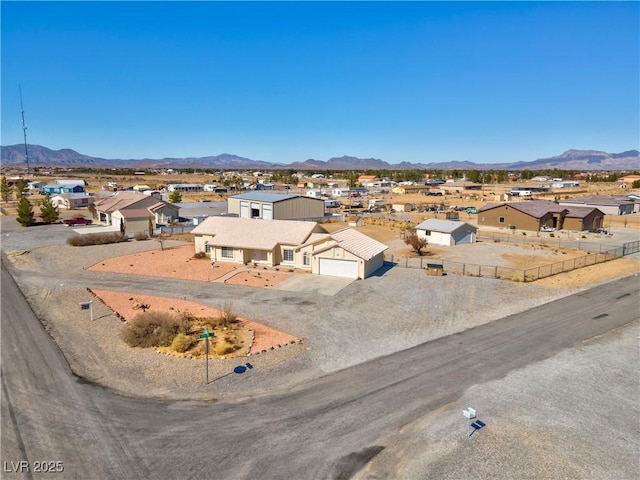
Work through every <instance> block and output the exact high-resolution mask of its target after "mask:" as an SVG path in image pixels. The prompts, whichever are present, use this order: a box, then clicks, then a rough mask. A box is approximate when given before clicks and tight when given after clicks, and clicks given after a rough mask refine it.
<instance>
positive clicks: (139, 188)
mask: <svg viewBox="0 0 640 480" xmlns="http://www.w3.org/2000/svg"><path fill="white" fill-rule="evenodd" d="M147 190H151V187H150V186H149V185H134V186H133V191H134V192H146V191H147Z"/></svg>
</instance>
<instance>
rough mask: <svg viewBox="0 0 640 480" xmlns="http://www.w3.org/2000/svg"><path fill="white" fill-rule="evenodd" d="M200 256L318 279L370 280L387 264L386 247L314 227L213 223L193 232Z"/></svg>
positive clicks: (219, 219)
mask: <svg viewBox="0 0 640 480" xmlns="http://www.w3.org/2000/svg"><path fill="white" fill-rule="evenodd" d="M191 233H192V234H193V235H194V237H195V252H196V253H199V252H205V253H208V254H209V256H210V257H211V261H212V262H218V261H221V262H233V263H241V264H250V263H255V264H258V265H265V266H278V265H279V266H282V267H289V268H298V269H303V270H308V271H310V272H311V273H314V274H318V275H332V276H338V277H348V278H366V277H368V276H370V275H371V274H372V273H373V272H375V271H376V270H378V269H379V268H380V267H381V266H382V265H383V264H384V257H383V255H384V251H385V250H386V249H387V246H386V245H384V244H382V243H380V242H378V241H376V240H374V239H372V238H370V237H367V236H366V235H364V234H362V233H360V232H358V231H357V230H355V229H352V228H346V229H343V230H340V231H337V232H334V233H331V234H329V233H327V232H326V231H325V230H324V229H323V228H322V226H320V225H318V224H317V223H315V222H305V221H296V220H271V221H268V222H264V221H260V220H258V219H248V218H238V217H228V216H220V217H208V218H206V219H205V220H204V221H203V222H201V223H200V224H199V225H198V226H197V227H196V228H194V229H193V230H192V232H191Z"/></svg>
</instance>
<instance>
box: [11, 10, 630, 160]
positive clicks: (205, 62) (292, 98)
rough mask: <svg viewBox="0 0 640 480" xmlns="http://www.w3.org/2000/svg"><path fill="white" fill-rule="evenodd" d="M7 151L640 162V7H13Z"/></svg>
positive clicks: (133, 155) (137, 155)
mask: <svg viewBox="0 0 640 480" xmlns="http://www.w3.org/2000/svg"><path fill="white" fill-rule="evenodd" d="M1 9H2V17H1V21H2V25H1V27H2V33H1V35H2V47H1V48H2V51H1V53H2V111H1V115H2V118H1V120H2V145H12V144H17V143H22V142H23V137H22V129H21V123H20V98H19V87H18V86H19V85H20V84H21V85H22V95H23V103H24V110H25V117H26V124H27V127H28V130H27V133H28V137H27V138H28V141H29V143H34V144H39V145H43V146H46V147H48V148H52V149H60V148H72V149H74V150H77V151H79V152H81V153H84V154H87V155H92V156H98V157H104V158H126V159H128V158H136V159H138V158H164V157H188V156H194V157H200V156H207V155H217V154H220V153H232V154H236V155H240V156H244V157H248V158H252V159H254V160H264V161H269V162H283V163H289V162H293V161H304V160H306V159H309V158H314V159H318V160H327V159H329V158H331V157H334V156H342V155H353V156H357V157H361V158H368V157H374V158H380V159H382V160H386V161H387V162H389V163H399V162H402V161H408V162H414V163H416V162H424V163H428V162H440V161H453V160H458V161H464V160H468V161H473V162H477V163H494V162H507V161H530V160H535V159H536V158H540V157H547V156H553V155H557V154H560V153H562V152H563V151H565V150H568V149H570V148H577V149H594V150H604V151H609V152H620V151H624V150H629V149H637V148H639V144H640V139H639V131H640V122H639V116H640V113H639V111H640V99H639V85H640V77H639V70H640V66H639V62H640V35H639V29H640V4H639V3H638V2H566V3H565V2H17V1H16V2H7V1H3V2H2V4H1Z"/></svg>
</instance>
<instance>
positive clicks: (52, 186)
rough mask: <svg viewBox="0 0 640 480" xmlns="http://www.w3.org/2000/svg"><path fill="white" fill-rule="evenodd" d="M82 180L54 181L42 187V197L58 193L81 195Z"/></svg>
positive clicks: (82, 188)
mask: <svg viewBox="0 0 640 480" xmlns="http://www.w3.org/2000/svg"><path fill="white" fill-rule="evenodd" d="M84 185H85V183H84V180H54V181H53V182H52V183H49V184H47V185H45V186H44V187H42V189H41V191H40V192H41V193H42V194H43V195H46V194H49V195H55V194H58V193H82V192H84Z"/></svg>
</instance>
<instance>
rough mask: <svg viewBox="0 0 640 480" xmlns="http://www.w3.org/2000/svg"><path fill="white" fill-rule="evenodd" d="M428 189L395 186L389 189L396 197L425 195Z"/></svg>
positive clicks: (418, 186) (419, 186) (421, 186)
mask: <svg viewBox="0 0 640 480" xmlns="http://www.w3.org/2000/svg"><path fill="white" fill-rule="evenodd" d="M429 190H430V189H429V187H428V186H426V185H396V186H395V187H393V188H392V189H391V193H395V194H396V195H407V194H411V193H425V192H428V191H429Z"/></svg>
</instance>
